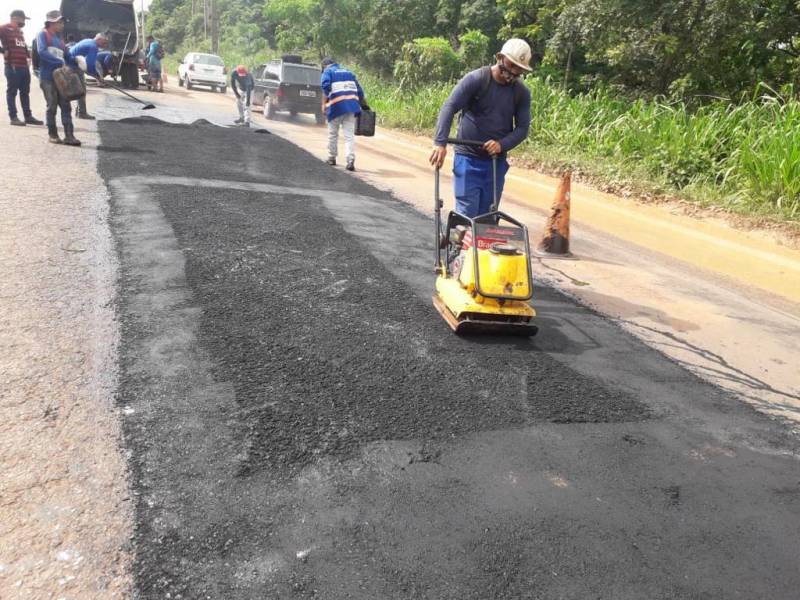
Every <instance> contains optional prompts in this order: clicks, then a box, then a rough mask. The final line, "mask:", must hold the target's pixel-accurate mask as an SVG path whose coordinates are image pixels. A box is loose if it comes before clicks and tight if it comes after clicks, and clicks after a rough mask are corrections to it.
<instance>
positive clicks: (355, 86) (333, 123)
mask: <svg viewBox="0 0 800 600" xmlns="http://www.w3.org/2000/svg"><path fill="white" fill-rule="evenodd" d="M320 84H321V87H322V95H323V107H324V110H325V116H326V118H327V119H328V160H327V163H328V164H329V165H335V164H336V155H337V154H338V146H339V128H340V127H341V128H342V131H343V132H344V152H345V158H346V159H347V166H346V167H345V169H347V170H348V171H355V169H356V167H355V162H356V144H355V132H356V116H357V115H359V114H360V113H361V104H362V103H363V102H364V101H365V100H364V90H363V89H361V85H360V84H359V83H358V79H357V78H356V76H355V74H353V72H352V71H349V70H348V69H345V68H344V67H341V66H339V65H338V64H336V61H334V60H333V59H332V58H323V59H322V78H321V80H320Z"/></svg>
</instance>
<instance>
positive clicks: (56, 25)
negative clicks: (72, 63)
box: [36, 10, 81, 146]
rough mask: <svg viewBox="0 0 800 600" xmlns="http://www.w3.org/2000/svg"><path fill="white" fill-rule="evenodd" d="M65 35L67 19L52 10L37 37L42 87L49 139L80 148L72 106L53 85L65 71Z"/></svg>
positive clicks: (40, 83) (55, 142)
mask: <svg viewBox="0 0 800 600" xmlns="http://www.w3.org/2000/svg"><path fill="white" fill-rule="evenodd" d="M63 32H64V17H63V16H61V12H59V11H57V10H51V11H50V12H48V13H47V16H46V17H45V23H44V29H43V30H42V31H40V32H39V35H38V36H36V48H37V50H38V54H39V86H40V87H41V88H42V93H43V94H44V99H45V101H46V102H47V135H48V137H49V139H50V142H52V143H53V144H61V143H64V144H67V145H68V146H80V145H81V143H80V141H78V140H77V139H75V128H74V125H73V124H72V106H71V105H70V102H69V100H67V99H66V98H65V97H64V96H62V95H61V93H60V92H59V91H58V88H57V87H56V84H55V82H54V81H53V71H55V70H56V69H58V68H60V67H63V66H64V64H65V55H66V51H67V48H66V46H65V45H64V42H63V40H62V39H61V36H62V34H63ZM59 108H60V109H61V123H62V125H63V126H64V141H63V142H62V141H61V138H59V137H58V128H57V127H56V112H57V111H58V109H59Z"/></svg>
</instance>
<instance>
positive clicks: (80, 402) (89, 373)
mask: <svg viewBox="0 0 800 600" xmlns="http://www.w3.org/2000/svg"><path fill="white" fill-rule="evenodd" d="M32 101H33V106H34V111H35V115H36V116H39V117H43V112H44V109H43V101H42V99H41V93H40V92H39V90H38V89H34V90H33V91H32ZM0 129H2V136H3V144H2V148H3V150H2V156H0V163H1V164H2V170H3V194H2V196H0V214H2V215H3V216H2V219H3V223H2V227H0V272H2V277H0V330H2V336H0V357H1V358H0V465H2V471H1V472H0V598H3V599H4V600H10V599H16V598H32V599H36V600H39V599H45V598H47V599H49V598H53V599H63V600H77V599H89V598H98V599H99V598H104V599H105V598H108V599H110V598H125V597H127V596H128V590H129V585H130V579H129V576H128V573H127V564H128V562H129V558H130V548H129V547H128V540H129V539H130V536H131V534H132V531H131V523H132V520H131V502H130V496H129V493H128V484H127V479H126V459H125V456H124V455H122V454H121V453H120V451H119V448H120V428H119V422H118V418H117V412H116V410H114V408H113V394H114V391H115V389H116V378H117V374H116V366H117V365H116V346H117V341H118V338H119V332H118V326H117V323H116V321H115V316H114V306H113V301H114V289H113V286H114V281H115V278H116V262H115V260H114V259H113V257H114V256H115V253H114V250H113V246H112V240H111V237H110V234H109V229H108V221H107V219H108V196H107V193H106V190H105V186H104V185H103V184H102V181H101V180H100V179H99V177H98V175H97V170H96V166H95V163H96V157H97V153H96V150H95V148H96V146H97V134H96V126H95V124H94V122H92V123H88V122H85V121H78V122H77V130H76V134H77V136H78V137H79V138H82V140H83V142H84V146H83V148H81V149H74V148H68V147H66V146H53V145H50V144H48V143H47V133H46V129H45V128H44V127H41V126H40V127H35V126H29V127H25V128H22V127H19V128H17V127H10V126H9V125H8V124H7V122H6V121H5V118H3V121H2V122H1V123H0Z"/></svg>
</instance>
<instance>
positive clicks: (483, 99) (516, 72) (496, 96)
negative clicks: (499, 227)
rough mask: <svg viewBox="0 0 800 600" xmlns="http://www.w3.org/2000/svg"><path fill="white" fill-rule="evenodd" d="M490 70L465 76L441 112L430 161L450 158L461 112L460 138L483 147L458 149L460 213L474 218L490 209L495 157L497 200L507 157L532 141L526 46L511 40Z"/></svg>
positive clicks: (455, 173) (436, 164) (456, 183)
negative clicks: (453, 132)
mask: <svg viewBox="0 0 800 600" xmlns="http://www.w3.org/2000/svg"><path fill="white" fill-rule="evenodd" d="M496 59H497V62H496V64H495V65H494V66H492V67H482V68H480V69H476V70H475V71H472V72H470V73H467V74H466V75H465V76H464V77H463V79H461V81H459V82H458V84H456V87H455V88H454V89H453V91H452V92H451V93H450V97H449V98H448V99H447V101H446V102H445V103H444V105H443V106H442V108H441V110H440V111H439V119H438V121H437V123H436V132H435V134H434V138H433V152H432V153H431V156H430V163H431V165H433V166H434V167H436V168H437V169H438V168H440V167H441V166H442V165H443V164H444V159H445V156H446V155H447V138H448V137H449V134H450V126H451V125H452V123H453V117H454V116H455V114H456V113H457V112H459V111H461V118H460V120H459V122H458V133H457V136H456V137H458V138H459V139H462V140H474V141H478V142H483V147H482V148H473V147H471V146H455V158H454V159H453V188H454V193H455V197H456V207H455V208H456V212H457V213H459V214H462V215H464V216H466V217H470V218H472V217H476V216H478V215H482V214H485V213H487V212H489V211H490V210H491V206H492V200H493V193H492V192H493V190H492V157H495V158H496V159H497V188H496V191H497V202H498V204H499V202H500V196H501V195H502V193H503V185H504V183H505V175H506V173H507V172H508V161H507V160H506V155H507V153H508V151H509V150H511V149H512V148H515V147H516V146H518V145H519V144H520V143H521V142H523V141H524V140H525V139H526V138H527V137H528V130H529V129H530V124H531V93H530V90H529V89H528V88H527V87H525V85H524V84H523V83H522V82H521V81H520V78H521V77H522V76H523V75H525V73H529V72H530V71H531V67H530V60H531V49H530V46H528V44H527V42H525V41H524V40H520V39H510V40H508V41H507V42H506V43H505V44H504V45H503V48H502V49H501V50H500V52H498V53H497V55H496Z"/></svg>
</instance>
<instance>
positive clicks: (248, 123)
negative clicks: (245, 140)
mask: <svg viewBox="0 0 800 600" xmlns="http://www.w3.org/2000/svg"><path fill="white" fill-rule="evenodd" d="M243 127H247V128H248V129H250V121H248V122H246V123H245V124H244V125H243Z"/></svg>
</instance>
